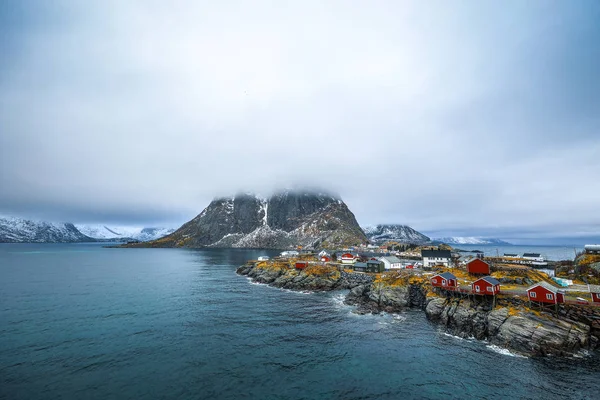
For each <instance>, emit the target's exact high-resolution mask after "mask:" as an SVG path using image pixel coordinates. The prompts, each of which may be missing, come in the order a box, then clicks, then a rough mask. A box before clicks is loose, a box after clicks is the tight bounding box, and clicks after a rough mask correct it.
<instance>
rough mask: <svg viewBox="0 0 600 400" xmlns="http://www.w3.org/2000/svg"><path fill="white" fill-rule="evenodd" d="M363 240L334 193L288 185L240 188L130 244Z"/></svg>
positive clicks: (283, 244) (286, 244)
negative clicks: (161, 233)
mask: <svg viewBox="0 0 600 400" xmlns="http://www.w3.org/2000/svg"><path fill="white" fill-rule="evenodd" d="M366 242H367V238H366V237H365V235H364V233H363V231H362V230H361V229H360V227H359V226H358V223H357V222H356V218H355V217H354V214H352V212H351V211H350V210H349V209H348V207H347V206H346V204H345V203H344V202H343V201H342V200H341V199H340V198H339V197H338V196H335V195H331V194H327V193H324V192H320V191H319V192H315V191H294V190H286V191H281V192H278V193H276V194H274V195H272V196H270V197H269V198H262V197H259V196H256V195H253V194H248V193H243V194H238V195H236V196H234V197H223V198H217V199H214V200H213V201H212V202H211V203H210V204H209V205H208V207H206V208H205V209H204V210H203V211H202V212H201V213H200V214H198V215H197V216H196V217H195V218H194V219H192V220H191V221H189V222H187V223H185V224H184V225H183V226H182V227H181V228H179V229H178V230H177V231H175V232H173V233H172V234H171V235H168V236H166V237H164V238H162V239H159V240H156V241H152V242H149V243H147V244H140V245H132V247H146V246H149V247H222V248H225V247H237V248H273V249H283V248H295V247H296V246H303V247H312V248H317V247H338V246H352V245H358V244H364V243H366Z"/></svg>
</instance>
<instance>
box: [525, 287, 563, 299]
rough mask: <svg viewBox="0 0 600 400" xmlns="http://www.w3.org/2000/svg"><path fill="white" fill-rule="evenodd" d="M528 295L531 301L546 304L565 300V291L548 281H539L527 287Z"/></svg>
mask: <svg viewBox="0 0 600 400" xmlns="http://www.w3.org/2000/svg"><path fill="white" fill-rule="evenodd" d="M527 297H528V298H529V300H531V301H535V302H537V303H546V304H561V303H564V302H565V296H564V293H563V292H561V291H560V290H559V289H558V288H557V287H555V286H552V285H551V284H549V283H547V282H538V283H536V284H535V285H533V286H531V287H530V288H529V289H527Z"/></svg>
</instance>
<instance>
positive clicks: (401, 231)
mask: <svg viewBox="0 0 600 400" xmlns="http://www.w3.org/2000/svg"><path fill="white" fill-rule="evenodd" d="M363 231H364V232H365V234H366V235H367V238H368V239H369V240H370V241H371V242H373V243H383V242H389V241H394V242H400V243H411V244H422V243H427V242H429V241H430V240H431V239H429V237H427V236H425V235H423V234H422V233H421V232H417V231H416V230H414V229H413V228H411V227H410V226H407V225H377V226H367V227H364V228H363Z"/></svg>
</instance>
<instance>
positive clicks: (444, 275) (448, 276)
mask: <svg viewBox="0 0 600 400" xmlns="http://www.w3.org/2000/svg"><path fill="white" fill-rule="evenodd" d="M440 276H441V277H442V278H444V279H454V280H456V276H454V275H453V274H451V273H450V272H444V273H443V274H440Z"/></svg>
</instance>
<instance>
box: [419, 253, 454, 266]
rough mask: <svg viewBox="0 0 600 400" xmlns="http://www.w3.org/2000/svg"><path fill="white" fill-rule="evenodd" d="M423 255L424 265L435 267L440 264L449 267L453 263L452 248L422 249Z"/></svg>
mask: <svg viewBox="0 0 600 400" xmlns="http://www.w3.org/2000/svg"><path fill="white" fill-rule="evenodd" d="M421 257H423V266H424V267H435V266H438V265H439V266H444V267H449V266H450V265H452V254H451V253H450V250H421Z"/></svg>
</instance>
